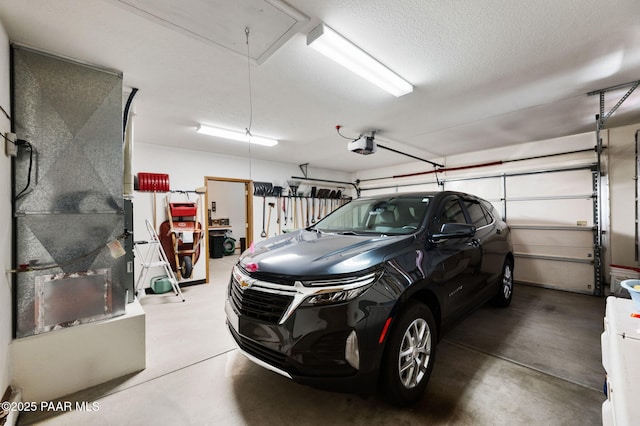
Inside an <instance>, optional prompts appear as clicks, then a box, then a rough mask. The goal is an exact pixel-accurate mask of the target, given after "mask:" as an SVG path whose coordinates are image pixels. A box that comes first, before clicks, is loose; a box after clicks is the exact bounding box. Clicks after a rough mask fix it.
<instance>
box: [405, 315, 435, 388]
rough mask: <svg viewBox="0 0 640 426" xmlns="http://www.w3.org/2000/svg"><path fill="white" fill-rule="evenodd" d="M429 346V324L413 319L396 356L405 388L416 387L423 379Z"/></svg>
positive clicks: (429, 353)
mask: <svg viewBox="0 0 640 426" xmlns="http://www.w3.org/2000/svg"><path fill="white" fill-rule="evenodd" d="M431 344H432V342H431V330H430V329H429V324H427V321H425V320H424V319H422V318H417V319H415V320H414V321H413V322H412V323H411V324H410V325H409V327H407V329H406V330H405V332H404V336H403V337H402V344H401V346H400V351H399V354H398V374H399V375H400V381H401V383H402V385H403V386H404V387H405V388H407V389H411V388H414V387H416V386H417V385H418V384H419V383H420V382H421V381H422V379H423V378H424V375H425V373H426V371H427V366H428V365H429V358H430V356H431Z"/></svg>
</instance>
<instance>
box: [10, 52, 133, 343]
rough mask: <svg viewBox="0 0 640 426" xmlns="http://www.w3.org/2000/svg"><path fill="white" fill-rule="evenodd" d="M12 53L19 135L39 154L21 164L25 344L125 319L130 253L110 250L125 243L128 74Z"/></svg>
mask: <svg viewBox="0 0 640 426" xmlns="http://www.w3.org/2000/svg"><path fill="white" fill-rule="evenodd" d="M12 55H13V68H12V72H13V125H14V129H15V130H14V131H15V133H16V134H17V136H18V139H21V140H25V141H27V142H29V143H30V144H31V147H32V150H33V155H32V156H30V155H29V154H30V153H29V150H27V149H25V148H24V147H22V148H20V149H19V152H18V157H17V158H16V159H15V163H14V194H16V196H17V198H16V199H15V201H14V212H15V216H14V217H15V219H14V227H15V229H14V232H15V246H16V247H15V257H16V259H15V263H16V264H17V265H16V266H18V265H22V268H23V271H22V272H20V273H17V274H16V281H15V284H16V295H15V301H16V307H15V308H16V318H15V327H16V336H17V337H24V336H28V335H31V334H37V333H40V332H44V331H49V330H52V329H56V328H60V327H66V326H70V325H75V324H78V323H83V322H89V321H94V320H97V319H103V318H109V317H112V316H116V315H120V314H123V313H124V311H125V303H126V302H125V297H126V290H127V288H128V287H129V288H130V286H131V285H132V282H133V277H132V273H131V271H127V263H128V261H127V259H128V256H121V257H116V256H117V255H116V256H114V252H112V251H110V250H109V249H108V248H107V244H108V243H110V242H114V241H119V243H120V244H121V245H122V246H125V244H124V238H123V235H124V229H125V225H124V210H123V194H122V192H123V189H122V188H123V153H122V150H123V148H122V75H121V74H120V73H117V72H111V71H106V70H102V69H98V68H96V67H91V66H87V65H83V64H79V63H76V62H72V61H69V60H65V59H61V58H57V57H53V56H50V55H47V54H43V53H40V52H35V51H32V50H30V49H26V48H22V47H16V46H14V47H13V49H12ZM30 157H31V158H30ZM25 188H26V190H25ZM21 192H22V195H19V194H20V193H21ZM116 245H117V243H116ZM26 265H29V266H28V267H27V266H26ZM24 269H27V270H26V271H24Z"/></svg>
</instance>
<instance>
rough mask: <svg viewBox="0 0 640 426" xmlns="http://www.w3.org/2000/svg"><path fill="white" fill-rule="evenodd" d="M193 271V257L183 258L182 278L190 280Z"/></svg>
mask: <svg viewBox="0 0 640 426" xmlns="http://www.w3.org/2000/svg"><path fill="white" fill-rule="evenodd" d="M191 271H193V264H192V263H191V256H184V257H183V258H182V264H181V265H180V275H181V276H182V278H189V277H190V276H191Z"/></svg>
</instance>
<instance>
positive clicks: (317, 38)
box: [307, 24, 413, 96]
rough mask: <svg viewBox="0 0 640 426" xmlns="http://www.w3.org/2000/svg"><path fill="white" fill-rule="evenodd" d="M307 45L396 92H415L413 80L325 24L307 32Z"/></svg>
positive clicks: (363, 76)
mask: <svg viewBox="0 0 640 426" xmlns="http://www.w3.org/2000/svg"><path fill="white" fill-rule="evenodd" d="M307 45H308V46H311V47H313V48H314V49H315V50H317V51H318V52H320V53H322V54H323V55H325V56H327V57H328V58H330V59H333V60H334V61H336V62H337V63H339V64H340V65H342V66H343V67H345V68H347V69H349V70H350V71H352V72H354V73H356V74H358V75H359V76H360V77H362V78H364V79H366V80H368V81H369V82H371V83H373V84H375V85H376V86H378V87H380V88H381V89H384V90H386V91H387V92H389V93H391V94H392V95H394V96H402V95H406V94H407V93H411V92H413V86H412V85H411V84H410V83H408V82H407V81H405V80H404V79H403V78H402V77H400V76H398V75H397V74H396V73H394V72H393V71H391V70H390V69H389V68H387V67H386V66H384V65H382V64H381V63H380V62H378V61H377V60H375V59H373V58H372V57H371V56H369V54H368V53H366V52H364V51H363V50H362V49H360V48H359V47H358V46H356V45H355V44H353V43H351V42H350V41H349V40H347V39H346V38H344V37H342V36H341V35H340V34H338V33H337V32H335V31H334V30H332V29H331V28H329V27H327V26H326V25H325V24H320V25H318V26H317V27H315V28H314V29H313V30H312V31H311V32H310V33H309V34H307Z"/></svg>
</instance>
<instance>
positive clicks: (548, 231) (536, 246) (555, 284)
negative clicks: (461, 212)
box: [445, 165, 595, 294]
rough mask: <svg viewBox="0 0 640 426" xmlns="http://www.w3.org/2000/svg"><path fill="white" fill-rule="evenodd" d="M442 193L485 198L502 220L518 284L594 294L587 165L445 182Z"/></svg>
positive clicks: (590, 181) (590, 180)
mask: <svg viewBox="0 0 640 426" xmlns="http://www.w3.org/2000/svg"><path fill="white" fill-rule="evenodd" d="M445 189H447V190H456V191H464V192H471V193H473V194H476V195H479V196H481V197H484V198H486V199H488V200H489V201H491V202H492V203H493V204H494V205H495V206H496V208H497V209H498V211H501V212H502V214H503V215H504V216H505V217H506V219H507V222H508V223H509V226H510V227H511V229H512V239H513V249H514V254H515V257H516V264H515V274H516V280H517V281H520V282H526V283H531V284H535V285H540V286H545V287H551V288H558V289H562V290H568V291H573V292H579V293H588V294H593V293H594V290H595V278H594V277H595V276H594V249H593V247H594V232H595V229H594V190H593V174H592V171H591V166H590V165H587V166H575V167H570V168H558V169H550V170H545V171H539V172H522V173H510V174H508V173H505V174H503V175H502V176H493V177H486V178H476V179H473V180H467V179H461V180H458V181H447V182H446V184H445Z"/></svg>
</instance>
